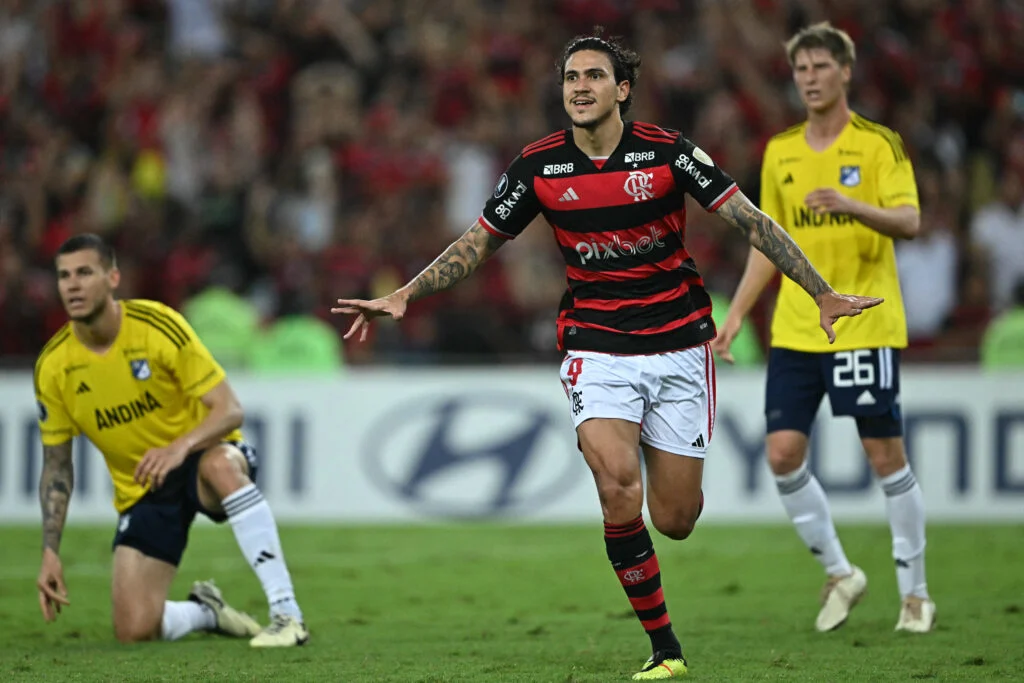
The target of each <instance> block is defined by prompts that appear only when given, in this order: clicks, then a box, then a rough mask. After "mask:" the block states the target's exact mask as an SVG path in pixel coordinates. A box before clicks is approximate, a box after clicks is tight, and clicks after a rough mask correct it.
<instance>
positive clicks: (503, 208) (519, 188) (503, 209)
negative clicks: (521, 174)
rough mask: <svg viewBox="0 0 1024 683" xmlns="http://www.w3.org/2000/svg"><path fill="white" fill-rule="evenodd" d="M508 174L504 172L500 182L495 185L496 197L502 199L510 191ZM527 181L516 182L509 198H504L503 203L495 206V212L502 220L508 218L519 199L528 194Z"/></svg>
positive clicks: (499, 179)
mask: <svg viewBox="0 0 1024 683" xmlns="http://www.w3.org/2000/svg"><path fill="white" fill-rule="evenodd" d="M508 185H509V181H508V174H506V173H502V174H501V177H500V178H498V184H497V185H495V186H494V198H495V199H501V198H502V197H504V196H505V193H507V192H508ZM526 190H527V187H526V183H524V182H523V181H522V180H519V181H517V182H516V186H515V188H514V189H513V190H512V194H510V195H509V196H508V199H502V201H501V203H500V204H498V205H497V206H496V207H494V212H495V213H496V214H498V218H500V219H501V220H503V221H504V220H508V217H509V216H511V215H512V209H514V208H515V206H516V204H518V203H519V200H520V199H522V198H523V195H525V194H526Z"/></svg>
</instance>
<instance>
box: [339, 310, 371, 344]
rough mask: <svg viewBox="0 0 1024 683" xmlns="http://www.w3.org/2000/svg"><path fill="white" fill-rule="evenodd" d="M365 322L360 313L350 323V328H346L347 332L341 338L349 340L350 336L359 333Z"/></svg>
mask: <svg viewBox="0 0 1024 683" xmlns="http://www.w3.org/2000/svg"><path fill="white" fill-rule="evenodd" d="M365 322H366V317H365V316H364V315H363V314H361V313H360V314H359V317H358V318H356V319H355V320H354V321H353V322H352V326H351V327H349V328H348V332H346V333H345V336H344V337H343V338H344V339H349V338H351V337H352V335H354V334H355V333H356V332H358V331H359V328H360V327H362V326H363V324H364V323H365Z"/></svg>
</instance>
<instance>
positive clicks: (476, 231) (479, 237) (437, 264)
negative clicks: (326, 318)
mask: <svg viewBox="0 0 1024 683" xmlns="http://www.w3.org/2000/svg"><path fill="white" fill-rule="evenodd" d="M507 241H508V240H504V239H501V238H500V237H495V236H494V235H492V234H491V233H489V232H488V231H487V230H486V229H485V228H484V226H483V225H481V224H480V221H477V222H476V223H474V224H473V226H472V227H471V228H470V229H469V230H467V231H466V232H464V233H462V236H461V237H459V239H457V240H455V241H454V242H452V243H451V244H450V245H449V246H448V248H447V249H445V250H444V252H442V253H441V255H440V256H438V257H437V258H436V259H434V262H433V263H431V264H430V265H429V266H427V267H426V268H424V269H423V271H422V272H421V273H420V274H419V275H417V276H416V277H414V278H413V279H412V280H411V281H409V283H408V284H407V285H405V286H404V287H402V289H400V290H398V292H396V294H397V293H399V292H403V293H404V296H405V300H406V302H407V303H408V302H411V301H415V300H416V299H422V298H423V297H425V296H429V295H431V294H435V293H437V292H441V291H444V290H446V289H450V288H452V287H454V286H455V285H456V284H457V283H459V282H461V281H462V280H465V279H466V278H467V277H469V276H470V274H472V273H473V271H475V270H476V269H477V268H478V267H480V264H481V263H483V262H484V261H486V260H487V259H488V258H490V257H491V255H492V254H494V252H496V251H497V250H498V248H499V247H500V246H501V245H503V244H505V242H507ZM339 303H340V302H339Z"/></svg>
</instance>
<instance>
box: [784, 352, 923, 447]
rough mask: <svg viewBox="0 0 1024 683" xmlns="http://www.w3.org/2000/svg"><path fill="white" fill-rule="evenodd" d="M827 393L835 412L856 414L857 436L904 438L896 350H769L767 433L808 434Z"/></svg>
mask: <svg viewBox="0 0 1024 683" xmlns="http://www.w3.org/2000/svg"><path fill="white" fill-rule="evenodd" d="M825 394H828V399H829V402H830V403H831V404H832V414H833V415H835V416H840V415H849V416H852V417H854V418H856V420H857V431H858V432H859V433H860V436H861V438H876V439H884V438H891V437H897V436H903V414H902V411H901V410H900V352H899V349H890V348H879V349H856V350H854V351H839V352H835V353H831V352H828V353H806V352H803V351H791V350H789V349H780V348H774V347H773V348H772V349H771V352H770V353H769V355H768V382H767V385H766V387H765V402H764V411H765V423H766V427H767V430H768V433H769V434H770V433H772V432H777V431H780V430H783V429H793V430H796V431H798V432H803V433H804V434H810V432H811V424H812V423H813V422H814V417H815V415H817V413H818V407H819V406H820V405H821V399H822V397H824V396H825Z"/></svg>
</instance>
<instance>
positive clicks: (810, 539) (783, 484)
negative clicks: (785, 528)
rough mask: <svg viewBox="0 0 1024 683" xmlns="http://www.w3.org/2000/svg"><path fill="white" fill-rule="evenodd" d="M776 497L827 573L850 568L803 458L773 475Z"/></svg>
mask: <svg viewBox="0 0 1024 683" xmlns="http://www.w3.org/2000/svg"><path fill="white" fill-rule="evenodd" d="M775 485H776V486H777V487H778V489H779V497H780V498H781V499H782V505H783V507H784V508H786V513H787V514H788V515H789V518H790V519H791V520H792V521H793V525H794V526H795V527H796V532H797V533H798V534H800V538H802V539H803V541H804V544H805V545H806V546H807V547H808V548H809V549H810V551H811V553H812V554H813V555H814V556H815V557H816V558H818V562H820V563H821V566H822V567H824V568H825V572H826V573H827V574H828V575H829V576H846V575H847V574H850V573H852V572H853V568H852V567H850V562H849V560H847V559H846V553H844V552H843V546H842V544H841V543H840V542H839V536H838V535H837V534H836V527H835V525H834V524H832V514H831V513H830V512H829V509H828V500H827V499H826V498H825V491H824V490H823V489H822V488H821V484H820V483H819V482H818V480H817V478H816V477H815V476H814V475H813V474H811V472H810V470H808V469H807V461H806V460H805V461H804V462H803V464H801V465H800V467H798V468H796V469H795V470H794V471H792V472H790V473H789V474H783V475H779V476H776V477H775Z"/></svg>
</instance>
